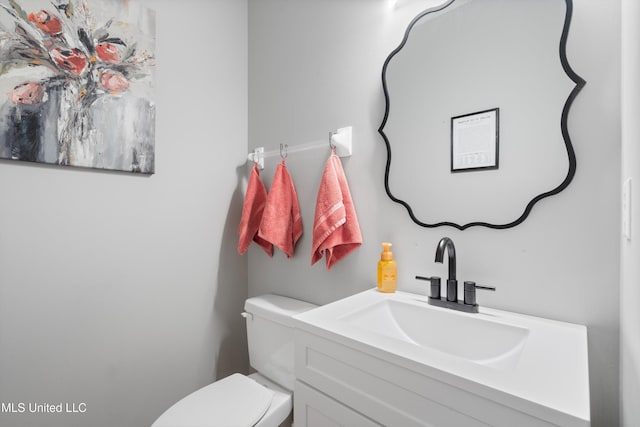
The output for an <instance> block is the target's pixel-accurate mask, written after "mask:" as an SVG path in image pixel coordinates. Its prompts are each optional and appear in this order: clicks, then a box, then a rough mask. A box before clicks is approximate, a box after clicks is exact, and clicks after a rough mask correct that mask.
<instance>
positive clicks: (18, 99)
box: [8, 82, 44, 105]
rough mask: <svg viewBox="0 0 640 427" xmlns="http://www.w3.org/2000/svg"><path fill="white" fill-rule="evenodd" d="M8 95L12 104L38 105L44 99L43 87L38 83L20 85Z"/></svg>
mask: <svg viewBox="0 0 640 427" xmlns="http://www.w3.org/2000/svg"><path fill="white" fill-rule="evenodd" d="M8 95H9V99H10V100H11V101H12V102H13V103H14V104H24V105H33V104H39V103H40V102H42V98H43V97H44V87H42V85H41V84H40V83H33V82H29V83H22V84H21V85H18V86H16V87H15V88H14V89H13V90H12V91H11V92H9V93H8Z"/></svg>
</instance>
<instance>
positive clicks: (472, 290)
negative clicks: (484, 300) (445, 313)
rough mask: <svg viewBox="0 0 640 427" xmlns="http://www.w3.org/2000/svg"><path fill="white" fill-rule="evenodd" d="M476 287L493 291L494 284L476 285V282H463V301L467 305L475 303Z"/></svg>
mask: <svg viewBox="0 0 640 427" xmlns="http://www.w3.org/2000/svg"><path fill="white" fill-rule="evenodd" d="M476 289H482V290H485V291H495V290H496V288H495V287H494V286H481V285H476V282H467V281H465V282H464V303H465V304H467V305H476Z"/></svg>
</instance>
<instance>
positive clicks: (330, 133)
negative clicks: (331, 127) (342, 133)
mask: <svg viewBox="0 0 640 427" xmlns="http://www.w3.org/2000/svg"><path fill="white" fill-rule="evenodd" d="M335 134H336V133H335V132H329V148H330V149H331V151H333V150H335V149H336V145H335V144H334V143H333V135H335Z"/></svg>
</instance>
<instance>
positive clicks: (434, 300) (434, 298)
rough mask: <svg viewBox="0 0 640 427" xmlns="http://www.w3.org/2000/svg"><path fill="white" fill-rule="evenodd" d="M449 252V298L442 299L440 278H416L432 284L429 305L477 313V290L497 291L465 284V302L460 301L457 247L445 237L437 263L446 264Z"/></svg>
mask: <svg viewBox="0 0 640 427" xmlns="http://www.w3.org/2000/svg"><path fill="white" fill-rule="evenodd" d="M445 250H446V251H447V255H448V256H449V277H448V278H447V298H446V299H442V298H441V297H440V278H439V277H435V276H434V277H423V276H416V279H420V280H428V281H429V282H431V295H430V296H429V299H428V301H429V304H431V305H437V306H439V307H446V308H451V309H454V310H459V311H465V312H468V313H477V312H478V304H477V303H476V289H485V290H489V291H495V290H496V288H494V287H492V286H479V285H476V283H475V282H467V281H465V282H464V300H463V301H458V280H457V279H456V247H455V245H454V244H453V240H451V239H450V238H449V237H443V238H442V239H440V241H439V242H438V247H437V248H436V259H435V262H439V263H441V264H442V263H444V252H445Z"/></svg>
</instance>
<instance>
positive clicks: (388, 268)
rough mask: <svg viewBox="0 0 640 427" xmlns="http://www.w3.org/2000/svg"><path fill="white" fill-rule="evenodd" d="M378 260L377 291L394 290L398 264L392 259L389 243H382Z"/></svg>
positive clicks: (388, 291) (387, 291)
mask: <svg viewBox="0 0 640 427" xmlns="http://www.w3.org/2000/svg"><path fill="white" fill-rule="evenodd" d="M382 247H383V248H384V249H383V250H382V253H381V254H380V261H378V291H379V292H386V293H390V292H395V291H396V286H397V278H396V276H397V273H398V266H397V265H396V262H395V261H394V260H393V252H391V243H387V242H385V243H383V244H382Z"/></svg>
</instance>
